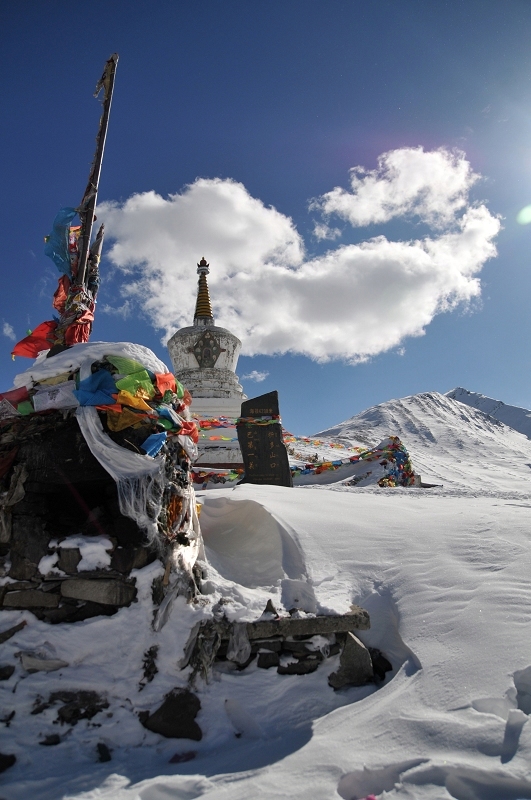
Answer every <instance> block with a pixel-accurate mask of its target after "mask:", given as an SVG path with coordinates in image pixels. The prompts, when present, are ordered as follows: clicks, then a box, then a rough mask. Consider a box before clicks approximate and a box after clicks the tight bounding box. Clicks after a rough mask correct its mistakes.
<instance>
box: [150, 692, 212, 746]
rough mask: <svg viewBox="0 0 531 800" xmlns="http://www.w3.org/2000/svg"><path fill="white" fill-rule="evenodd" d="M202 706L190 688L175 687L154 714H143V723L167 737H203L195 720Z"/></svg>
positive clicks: (199, 738) (195, 738) (198, 739)
mask: <svg viewBox="0 0 531 800" xmlns="http://www.w3.org/2000/svg"><path fill="white" fill-rule="evenodd" d="M200 708H201V703H200V702H199V698H198V697H196V695H195V694H193V692H190V691H189V690H188V689H174V690H173V691H172V692H170V694H168V695H167V696H166V698H165V700H164V702H163V703H162V705H161V706H160V708H158V709H157V710H156V711H155V712H154V713H153V714H148V715H147V717H146V716H145V715H142V717H140V721H141V723H142V725H143V726H144V727H145V728H147V729H148V730H149V731H153V733H159V734H160V735H161V736H165V737H166V738H167V739H194V740H195V741H200V740H201V739H202V738H203V733H202V731H201V728H200V727H199V725H198V724H197V722H195V718H196V716H197V712H198V711H199V709H200Z"/></svg>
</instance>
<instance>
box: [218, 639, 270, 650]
mask: <svg viewBox="0 0 531 800" xmlns="http://www.w3.org/2000/svg"><path fill="white" fill-rule="evenodd" d="M222 647H223V645H222ZM251 648H252V651H253V653H258V651H259V650H269V651H271V652H272V653H280V651H281V650H282V640H281V639H255V640H254V641H253V643H252V645H251ZM220 649H221V648H220Z"/></svg>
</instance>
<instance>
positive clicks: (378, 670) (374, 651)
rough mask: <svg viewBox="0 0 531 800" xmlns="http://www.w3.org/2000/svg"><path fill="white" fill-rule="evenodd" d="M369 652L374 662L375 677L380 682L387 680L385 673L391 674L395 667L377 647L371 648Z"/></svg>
mask: <svg viewBox="0 0 531 800" xmlns="http://www.w3.org/2000/svg"><path fill="white" fill-rule="evenodd" d="M368 650H369V655H370V657H371V661H372V668H373V670H374V676H375V677H376V678H378V680H380V681H383V680H385V673H386V672H390V671H391V670H392V669H393V665H392V664H391V662H390V661H388V660H387V658H386V657H385V656H384V654H383V653H382V651H381V650H378V648H377V647H369V648H368Z"/></svg>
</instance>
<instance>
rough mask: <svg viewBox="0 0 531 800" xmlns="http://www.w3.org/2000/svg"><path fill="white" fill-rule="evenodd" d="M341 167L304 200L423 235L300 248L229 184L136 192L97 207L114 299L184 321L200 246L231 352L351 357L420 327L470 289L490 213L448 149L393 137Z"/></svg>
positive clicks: (488, 249) (492, 227) (171, 325)
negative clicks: (394, 144)
mask: <svg viewBox="0 0 531 800" xmlns="http://www.w3.org/2000/svg"><path fill="white" fill-rule="evenodd" d="M352 175H353V183H352V191H351V192H346V191H345V190H342V189H334V190H332V192H329V193H327V194H325V195H323V197H322V198H320V199H319V200H317V201H314V202H313V208H314V209H315V208H317V207H319V208H321V209H322V211H323V212H324V213H325V214H326V215H327V216H330V215H331V214H332V213H335V214H337V215H339V216H340V217H342V218H343V219H347V220H348V221H350V222H351V223H352V224H354V225H362V224H367V223H369V222H385V221H387V220H389V219H391V218H392V217H398V216H408V217H410V216H411V215H417V216H418V217H419V218H420V219H422V220H423V221H424V222H427V223H429V224H431V225H432V226H433V227H434V228H435V233H434V234H433V235H431V236H426V237H425V238H423V239H412V240H409V241H389V240H388V239H387V238H386V237H385V236H378V237H376V238H372V239H369V240H367V241H365V242H362V243H361V244H356V245H352V244H351V245H341V244H338V245H337V246H336V247H334V248H332V249H330V250H328V252H326V253H325V254H324V255H321V256H318V257H315V258H311V259H305V252H304V246H303V242H302V239H301V237H300V235H299V234H298V232H297V230H296V229H295V226H294V224H293V222H292V220H291V219H290V218H289V217H286V216H284V215H283V214H281V213H280V212H278V211H277V210H276V209H274V208H272V207H266V206H265V205H264V204H263V203H262V202H261V201H260V200H258V199H256V198H253V197H251V195H250V194H249V193H248V192H247V190H246V189H245V187H244V186H243V185H242V184H239V183H236V182H234V181H230V180H220V179H215V180H208V179H203V178H202V179H198V180H196V181H195V183H193V184H191V185H190V186H187V187H185V189H184V190H183V191H182V193H181V194H175V195H170V197H169V198H168V199H165V198H163V197H161V196H160V195H157V194H156V193H155V192H146V193H143V194H137V195H133V196H132V197H130V198H129V199H128V200H127V201H126V202H125V203H124V204H123V205H119V204H117V203H106V204H102V205H100V206H99V208H98V216H99V217H100V218H102V219H104V221H105V223H106V229H107V231H108V233H109V234H110V236H111V237H113V239H114V242H115V243H114V245H113V247H112V248H111V250H110V252H109V256H110V258H111V260H112V261H113V263H114V264H115V265H116V266H117V267H118V268H119V269H121V270H122V271H123V272H125V273H127V275H128V279H127V283H126V284H124V287H123V289H122V294H123V296H124V297H125V298H126V300H127V301H128V302H129V301H130V302H133V301H135V302H137V303H138V304H139V305H140V306H141V307H142V308H143V309H144V311H145V313H146V314H147V315H148V317H149V318H150V319H151V322H152V324H153V325H154V326H155V327H156V328H159V329H162V330H164V331H165V335H166V337H167V336H169V335H170V334H171V333H173V332H174V331H175V330H177V329H178V328H179V327H182V326H185V325H190V324H191V322H192V316H193V309H194V306H195V296H196V286H197V275H196V272H195V264H196V263H197V261H199V259H200V258H201V256H203V255H204V256H205V257H206V258H207V260H208V261H209V262H210V264H211V274H210V276H209V286H210V294H211V298H212V303H213V307H214V313H215V317H216V323H217V324H218V325H221V326H224V327H227V328H229V329H230V330H232V331H233V332H234V333H235V334H236V335H237V336H239V337H240V339H241V340H242V342H243V353H244V354H245V355H257V354H274V353H286V352H291V353H302V354H304V355H307V356H309V357H310V358H312V359H316V360H318V361H327V360H329V359H345V360H347V361H349V362H351V363H355V362H357V361H362V360H366V359H367V358H370V357H371V356H373V355H376V354H377V353H381V352H384V351H386V350H390V349H392V348H395V347H398V346H399V345H400V344H402V342H403V341H404V339H405V338H407V337H408V336H419V335H422V334H423V333H424V330H425V328H426V326H427V325H428V324H429V323H430V322H431V320H432V319H433V317H434V316H435V315H436V314H438V313H440V312H442V311H448V310H450V309H452V308H454V307H456V306H457V305H459V304H462V303H464V304H466V303H468V302H469V301H470V300H471V299H472V298H475V297H478V296H479V295H480V291H481V289H480V282H479V278H478V274H479V272H480V271H481V268H482V266H483V264H484V263H485V261H486V260H487V259H489V258H492V257H493V256H494V255H496V249H495V246H494V244H493V240H494V238H495V236H496V234H497V233H498V231H499V228H500V223H499V220H498V219H497V218H495V217H494V216H493V215H492V214H490V213H489V211H488V209H487V208H486V206H485V205H481V204H473V203H471V202H470V200H469V195H468V191H469V189H470V187H471V186H472V184H473V183H474V182H475V181H476V180H477V178H478V176H477V175H474V174H473V172H472V170H471V168H470V164H469V163H468V162H467V161H466V159H465V157H464V155H463V154H462V153H457V154H455V153H450V152H448V151H445V150H437V151H435V152H431V153H426V152H424V151H423V150H422V149H421V148H418V149H411V148H404V149H402V150H395V151H393V152H391V153H387V154H385V155H383V156H381V158H380V160H379V167H378V169H377V170H374V171H372V172H365V171H363V172H362V170H361V168H356V170H355V171H354V172H353V173H352ZM325 224H326V225H328V223H327V222H326V223H325Z"/></svg>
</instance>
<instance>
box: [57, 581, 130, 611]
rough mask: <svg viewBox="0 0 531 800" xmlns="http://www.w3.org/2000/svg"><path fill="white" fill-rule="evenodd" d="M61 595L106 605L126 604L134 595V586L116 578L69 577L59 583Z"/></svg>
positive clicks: (128, 603)
mask: <svg viewBox="0 0 531 800" xmlns="http://www.w3.org/2000/svg"><path fill="white" fill-rule="evenodd" d="M61 594H62V596H63V597H71V598H73V599H75V600H88V601H91V602H93V603H101V604H102V605H108V606H128V605H130V603H132V602H133V600H134V599H135V597H136V587H135V586H133V585H132V584H130V583H123V582H122V581H117V580H113V579H110V580H106V579H100V580H89V579H87V578H71V579H68V580H66V581H63V582H62V584H61Z"/></svg>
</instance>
